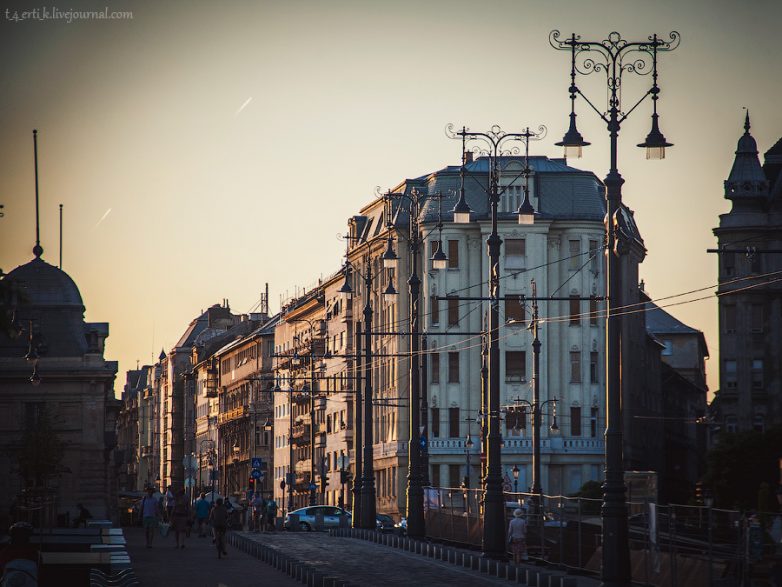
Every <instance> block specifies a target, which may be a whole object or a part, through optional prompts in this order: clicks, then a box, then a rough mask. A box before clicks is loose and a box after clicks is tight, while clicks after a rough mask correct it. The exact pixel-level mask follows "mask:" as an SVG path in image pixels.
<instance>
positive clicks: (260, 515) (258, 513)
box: [250, 491, 266, 533]
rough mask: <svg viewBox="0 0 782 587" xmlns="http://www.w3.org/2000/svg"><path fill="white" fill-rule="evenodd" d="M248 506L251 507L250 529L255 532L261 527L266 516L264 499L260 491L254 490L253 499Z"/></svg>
mask: <svg viewBox="0 0 782 587" xmlns="http://www.w3.org/2000/svg"><path fill="white" fill-rule="evenodd" d="M250 507H251V508H252V520H251V525H252V528H251V530H252V531H253V532H255V533H257V532H258V530H260V529H262V526H263V523H264V522H265V518H266V500H265V499H263V496H262V495H261V494H260V492H258V491H256V492H255V495H254V496H253V500H252V502H250Z"/></svg>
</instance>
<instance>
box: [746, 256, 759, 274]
mask: <svg viewBox="0 0 782 587" xmlns="http://www.w3.org/2000/svg"><path fill="white" fill-rule="evenodd" d="M747 256H748V260H749V271H750V273H762V272H763V263H762V261H761V258H760V257H761V256H760V255H758V254H757V253H754V252H753V253H749V254H748V255H747Z"/></svg>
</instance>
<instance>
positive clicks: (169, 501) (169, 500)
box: [166, 485, 176, 524]
mask: <svg viewBox="0 0 782 587" xmlns="http://www.w3.org/2000/svg"><path fill="white" fill-rule="evenodd" d="M175 501H176V496H175V495H174V490H173V489H171V486H170V485H169V486H168V487H167V488H166V521H167V522H168V523H169V524H170V523H171V512H172V510H173V509H174V502H175Z"/></svg>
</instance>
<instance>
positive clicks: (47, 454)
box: [18, 404, 64, 487]
mask: <svg viewBox="0 0 782 587" xmlns="http://www.w3.org/2000/svg"><path fill="white" fill-rule="evenodd" d="M63 453H64V446H63V443H62V441H61V440H60V437H59V435H58V434H57V431H56V430H55V428H54V420H53V418H52V416H51V414H50V413H49V410H48V409H47V408H46V405H45V404H43V405H42V406H41V408H40V409H39V410H38V414H37V418H35V421H32V420H31V421H29V422H28V423H27V425H26V426H25V428H24V431H23V433H22V440H21V448H20V449H19V453H18V459H19V472H20V474H21V476H22V479H24V483H25V485H26V486H27V487H45V486H46V480H47V479H48V478H50V477H52V476H54V475H55V474H56V471H57V469H58V468H59V465H60V461H61V460H62V456H63Z"/></svg>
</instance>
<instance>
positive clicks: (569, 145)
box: [549, 30, 680, 587]
mask: <svg viewBox="0 0 782 587" xmlns="http://www.w3.org/2000/svg"><path fill="white" fill-rule="evenodd" d="M669 39H670V40H669V41H663V40H662V39H659V38H658V37H657V35H656V34H655V35H652V36H650V37H648V39H647V40H645V41H627V40H625V39H623V38H622V37H621V35H620V34H619V33H617V32H612V33H611V34H610V35H608V38H607V39H604V40H602V41H582V40H581V37H580V36H578V35H575V34H573V35H571V36H570V37H569V38H566V39H565V40H560V32H559V31H556V30H554V31H551V33H550V35H549V42H550V43H551V45H552V46H553V47H554V49H558V50H562V51H569V52H570V79H571V83H570V88H569V92H570V102H571V110H570V127H569V129H568V131H567V133H566V134H565V136H564V137H563V139H562V141H560V142H559V143H557V144H558V145H560V146H563V147H565V155H566V156H567V155H574V156H576V157H578V156H580V153H581V148H582V147H585V146H587V145H589V143H587V142H586V141H584V139H583V137H582V136H581V134H580V133H579V132H578V130H577V128H576V112H575V101H576V98H577V97H578V96H581V97H582V98H583V99H584V100H585V101H586V103H587V104H588V105H589V106H590V107H591V108H592V109H593V110H594V111H595V112H596V113H597V115H598V116H599V117H600V119H601V120H603V122H605V123H606V124H607V126H608V133H609V137H610V140H611V148H610V155H611V161H610V170H609V172H608V175H607V176H606V179H605V186H606V206H607V215H606V219H607V223H608V224H607V225H606V233H607V245H608V246H607V248H608V253H607V259H608V260H607V275H606V285H607V287H606V290H607V291H606V295H607V297H608V304H607V311H606V432H605V447H606V448H605V450H606V467H605V483H604V484H603V507H602V512H601V516H602V520H603V561H602V571H601V578H602V582H603V585H604V586H606V587H608V586H611V587H614V586H616V587H619V586H624V585H629V584H630V580H631V570H630V548H629V541H628V531H627V503H626V498H625V493H626V488H625V484H624V465H623V461H622V422H621V414H622V408H621V393H622V374H621V354H620V347H621V314H618V313H617V311H618V310H619V309H621V307H622V298H621V288H622V275H621V267H622V265H621V259H620V255H621V254H623V253H624V252H625V251H626V249H627V243H626V237H627V230H626V227H627V222H626V221H625V218H624V212H623V211H622V184H623V183H624V179H622V176H621V175H620V174H619V171H618V169H617V141H618V137H619V130H620V128H621V125H622V123H623V122H624V121H625V120H626V119H627V117H628V116H629V115H630V114H631V113H632V112H633V111H634V110H635V109H636V107H637V106H638V105H639V104H640V103H641V102H642V101H643V100H644V99H645V98H646V97H647V96H651V99H652V104H653V111H652V129H651V132H650V133H649V135H648V136H647V137H646V140H645V141H644V142H643V143H640V144H639V145H638V146H639V147H643V148H645V149H646V158H647V159H662V158H664V157H665V148H666V147H670V146H671V143H668V142H667V141H666V139H665V137H664V136H663V135H662V133H661V132H660V130H659V127H658V115H657V100H658V99H659V93H660V89H659V87H658V85H657V54H658V53H659V52H663V51H672V50H674V49H676V47H677V46H678V45H679V40H680V36H679V33H677V32H675V31H674V32H671V33H670V35H669ZM592 72H599V73H604V74H605V76H606V82H607V85H608V98H607V105H606V110H605V111H601V110H599V109H598V108H597V107H595V105H594V104H593V103H592V102H591V101H590V100H589V99H588V98H587V97H586V96H585V95H584V94H583V93H582V92H581V90H580V89H579V87H578V86H577V85H576V74H581V75H588V74H590V73H592ZM625 73H635V74H639V75H648V74H649V73H651V74H652V84H651V87H650V88H649V90H648V91H647V92H646V93H645V94H644V95H643V96H642V97H641V98H640V99H639V100H638V101H637V102H636V103H635V104H634V105H633V106H632V107H631V108H630V109H629V110H627V111H625V110H623V109H622V90H623V88H624V83H623V79H622V78H623V75H624V74H625Z"/></svg>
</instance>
